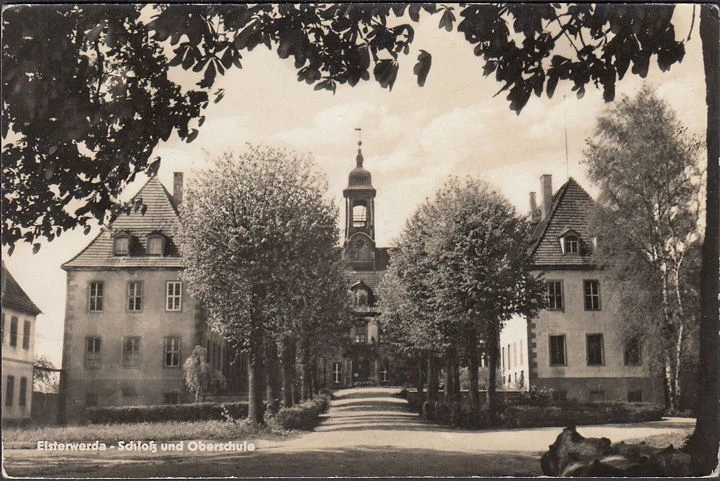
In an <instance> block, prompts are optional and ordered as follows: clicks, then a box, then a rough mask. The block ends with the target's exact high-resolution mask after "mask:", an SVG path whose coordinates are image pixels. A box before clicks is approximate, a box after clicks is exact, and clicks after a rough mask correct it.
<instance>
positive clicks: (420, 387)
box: [415, 356, 425, 398]
mask: <svg viewBox="0 0 720 481" xmlns="http://www.w3.org/2000/svg"><path fill="white" fill-rule="evenodd" d="M424 374H425V370H424V369H423V358H422V356H420V358H419V359H418V366H417V382H416V384H415V385H416V387H417V392H418V393H419V394H421V396H420V397H421V398H422V394H423V387H424V385H425V379H424V378H425V376H424Z"/></svg>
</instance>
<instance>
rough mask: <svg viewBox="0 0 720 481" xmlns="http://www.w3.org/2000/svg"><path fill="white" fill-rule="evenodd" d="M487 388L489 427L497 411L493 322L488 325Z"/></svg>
mask: <svg viewBox="0 0 720 481" xmlns="http://www.w3.org/2000/svg"><path fill="white" fill-rule="evenodd" d="M488 324H489V325H488V330H489V332H488V334H489V335H488V346H487V355H488V386H487V404H488V422H489V423H490V425H493V424H495V411H496V410H497V399H496V397H495V385H496V383H497V363H498V351H499V349H498V344H499V342H500V340H499V339H498V333H497V328H496V327H495V326H494V325H493V322H492V321H491V322H489V323H488Z"/></svg>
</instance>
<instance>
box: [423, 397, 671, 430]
mask: <svg viewBox="0 0 720 481" xmlns="http://www.w3.org/2000/svg"><path fill="white" fill-rule="evenodd" d="M535 402H545V400H544V399H543V398H540V399H539V400H537V401H535ZM662 414H663V409H662V407H661V406H657V405H653V404H642V403H623V402H617V403H586V404H579V403H578V404H573V405H568V406H565V407H558V406H528V405H515V406H507V407H504V408H502V409H498V411H497V415H496V420H495V426H497V427H515V428H519V427H539V426H567V425H569V424H581V425H582V424H584V425H589V424H607V423H636V422H644V421H656V420H659V419H661V417H662ZM421 415H422V417H423V418H425V419H428V420H430V421H433V422H436V423H438V424H443V425H445V426H451V427H458V428H465V429H478V428H484V427H488V426H489V425H490V423H489V416H488V408H487V405H483V406H481V407H480V408H479V409H478V410H477V412H476V413H475V416H473V413H472V409H471V408H470V403H469V401H467V400H463V401H460V402H445V401H432V402H431V401H425V402H424V403H423V405H422V413H421Z"/></svg>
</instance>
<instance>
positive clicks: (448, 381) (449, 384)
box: [444, 351, 455, 402]
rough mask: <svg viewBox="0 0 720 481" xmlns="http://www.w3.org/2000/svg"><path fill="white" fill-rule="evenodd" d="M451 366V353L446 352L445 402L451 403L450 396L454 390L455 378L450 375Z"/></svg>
mask: <svg viewBox="0 0 720 481" xmlns="http://www.w3.org/2000/svg"><path fill="white" fill-rule="evenodd" d="M453 365H454V363H453V359H452V351H447V352H446V353H445V393H444V398H445V402H450V401H452V395H453V392H455V388H454V387H453V381H454V380H455V377H454V376H453V374H452V369H453Z"/></svg>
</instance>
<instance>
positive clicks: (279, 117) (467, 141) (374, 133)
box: [3, 5, 706, 366]
mask: <svg viewBox="0 0 720 481" xmlns="http://www.w3.org/2000/svg"><path fill="white" fill-rule="evenodd" d="M692 14H693V8H692V6H688V5H684V6H678V8H677V9H676V13H675V18H674V21H673V23H674V24H675V26H676V37H677V38H678V39H680V38H682V39H686V38H687V36H688V34H689V33H690V26H691V19H692ZM696 14H697V15H699V9H697V12H696ZM438 20H439V19H438V18H436V17H433V18H431V19H430V21H429V22H428V21H425V22H421V23H420V24H417V25H416V26H415V28H416V35H415V41H414V43H413V48H411V50H410V53H409V55H407V56H404V57H401V61H400V72H399V74H398V77H397V81H396V83H395V85H394V87H393V90H392V92H390V91H387V90H386V89H382V88H380V86H379V85H378V84H377V83H376V82H374V80H371V81H370V82H363V83H361V84H359V85H358V86H356V87H354V88H350V87H348V86H339V87H338V90H337V92H336V93H335V94H333V93H332V92H328V91H324V90H323V91H314V90H313V88H312V87H311V86H308V85H306V84H305V83H303V82H298V81H297V79H296V70H295V68H294V67H293V65H292V60H291V59H288V60H281V59H279V58H278V57H277V54H276V53H275V52H273V51H269V50H267V49H265V48H263V47H258V48H256V49H255V50H254V51H253V52H250V53H247V54H244V57H243V59H242V64H243V68H242V70H235V69H234V70H232V71H231V72H230V73H229V74H227V75H226V76H225V77H222V78H219V80H218V81H217V82H216V86H217V87H218V88H224V89H225V92H226V94H225V97H224V99H223V100H222V101H221V102H219V103H217V104H213V103H211V104H210V107H209V108H208V110H207V111H206V119H207V120H206V121H205V123H204V125H203V126H202V127H201V128H200V134H199V135H198V137H197V139H196V140H195V141H194V142H192V143H190V144H187V143H184V142H182V141H180V140H179V139H178V138H177V137H171V138H170V139H169V140H168V141H167V142H165V143H162V144H160V145H158V146H157V148H156V151H155V152H154V155H158V156H160V158H161V159H162V162H161V167H160V170H159V173H158V175H159V178H160V180H161V181H162V182H163V183H164V185H165V186H166V188H168V190H169V191H172V175H173V172H176V171H181V172H184V173H185V178H186V182H187V181H188V180H189V179H190V178H192V175H193V172H194V171H197V170H198V169H202V168H203V167H204V166H206V165H207V162H208V158H211V157H212V156H214V155H219V154H221V153H223V152H225V151H238V152H239V151H242V150H243V149H245V148H246V145H247V143H252V144H258V143H259V144H268V145H274V146H283V147H286V148H288V149H290V150H294V151H297V152H300V153H311V154H312V155H313V156H314V158H315V161H316V163H317V166H318V169H320V170H321V171H324V173H325V175H326V176H327V179H328V186H329V191H328V195H329V196H330V197H331V198H332V199H333V200H335V202H336V203H337V205H338V206H342V205H343V197H342V189H343V188H344V187H345V186H346V185H347V176H348V173H349V172H350V170H352V169H353V168H354V167H355V155H356V153H357V140H358V133H357V132H356V131H355V129H356V128H361V129H362V142H363V145H362V150H363V156H364V159H365V163H364V166H365V168H366V169H368V170H369V171H370V172H371V173H372V183H373V186H374V187H375V189H376V190H377V197H376V201H375V214H376V226H375V231H376V241H377V245H378V246H390V245H393V240H394V239H395V238H397V236H398V235H399V234H400V232H401V230H402V228H403V226H404V223H405V220H406V219H407V218H408V217H409V216H410V215H411V214H412V213H413V212H414V211H415V209H416V208H417V207H418V206H419V204H420V203H422V202H423V201H424V200H425V199H426V198H427V197H431V196H432V195H433V193H434V192H435V191H436V190H437V189H438V188H439V187H440V186H441V185H442V184H443V183H444V182H445V181H446V179H447V178H448V176H450V175H461V176H464V175H470V176H473V177H476V178H482V179H485V180H487V181H488V182H490V183H491V184H493V185H494V186H495V187H496V188H497V189H498V190H499V191H500V192H502V193H503V194H504V195H505V196H506V197H507V198H508V199H509V200H510V201H511V203H512V204H514V205H515V207H516V208H517V209H518V211H519V212H520V213H522V214H527V212H528V210H529V201H528V193H529V192H530V191H538V192H539V177H540V176H541V175H542V174H552V178H553V189H554V190H557V188H559V187H560V185H562V183H564V182H565V181H566V180H567V177H568V175H569V176H570V177H573V178H575V179H576V180H577V181H578V182H579V183H580V184H581V185H582V186H583V187H585V188H586V190H587V191H588V192H589V193H590V194H591V195H596V194H597V188H596V187H595V186H594V185H592V183H591V182H590V181H589V180H588V178H587V176H586V174H585V169H584V165H583V150H584V148H585V141H586V139H587V138H589V137H591V136H592V135H593V129H594V126H595V120H596V118H597V116H598V114H599V113H601V112H602V111H603V109H605V108H608V106H609V105H608V104H605V103H604V102H603V100H602V93H601V92H600V91H597V90H595V89H594V88H593V87H592V86H591V85H590V86H588V89H587V92H586V94H585V96H584V97H583V98H582V99H577V98H576V96H575V93H574V92H571V91H570V85H569V84H563V83H561V84H560V85H559V86H558V88H557V90H556V92H555V95H554V97H553V98H552V99H548V98H546V97H545V96H543V97H542V98H537V97H532V98H531V99H530V101H529V103H528V105H527V106H526V107H525V108H524V109H523V111H522V112H521V114H520V115H516V114H515V113H514V112H512V111H511V110H510V109H509V102H508V101H507V100H506V99H505V96H504V95H503V94H500V95H497V96H494V95H495V93H496V92H497V91H498V90H499V89H500V87H501V85H500V84H499V83H497V82H496V81H495V80H494V78H492V77H487V78H486V77H483V75H482V61H481V60H480V59H478V58H477V57H475V56H474V54H473V52H472V46H471V45H470V44H468V43H467V42H466V41H465V40H464V38H463V36H462V35H461V34H459V33H457V32H445V31H444V30H439V29H438V28H437V23H436V22H437V21H438ZM698 24H699V20H697V19H696V21H695V23H694V26H693V31H692V34H691V36H692V39H691V40H690V41H689V42H687V43H686V54H685V58H684V60H683V62H682V63H681V64H678V65H674V66H673V67H672V68H671V70H670V71H669V72H665V73H661V72H660V71H659V69H658V68H657V66H656V65H655V66H652V68H651V70H650V73H649V75H648V76H647V78H646V79H644V80H643V79H641V78H639V77H636V76H631V74H630V73H629V72H628V74H627V76H626V77H625V78H624V79H623V80H622V81H620V82H619V83H618V85H617V96H616V99H617V100H619V99H620V98H621V97H622V96H623V95H627V96H630V97H632V96H633V95H634V94H635V92H637V91H638V90H639V89H640V87H641V86H642V85H643V82H646V83H647V84H649V85H650V86H651V87H654V88H655V89H656V91H657V93H658V96H659V97H661V98H662V99H664V100H666V101H667V102H668V103H669V104H670V106H671V107H672V108H674V109H675V110H676V112H677V114H678V118H679V119H680V120H681V121H682V122H683V123H684V124H685V126H686V127H687V128H688V129H689V131H690V132H691V133H694V134H697V135H698V136H704V132H705V125H706V124H705V121H706V118H705V115H706V107H705V83H704V77H703V68H702V55H701V50H700V47H701V46H700V38H699V33H698ZM419 49H424V50H427V51H429V52H430V53H431V54H432V55H433V61H432V68H431V70H430V74H429V75H428V78H427V81H426V83H425V86H424V87H418V86H417V84H416V80H415V76H414V75H413V73H412V68H413V65H414V63H415V59H416V58H417V55H418V51H419ZM653 61H654V59H653ZM177 75H178V77H177V78H178V79H179V80H182V81H184V82H191V81H189V80H188V79H187V78H186V77H185V76H184V75H185V73H184V72H180V73H177ZM566 132H567V150H566V144H565V135H566ZM566 159H567V160H566ZM145 181H146V178H144V177H143V176H140V177H139V178H138V179H137V180H136V182H135V183H134V184H132V185H130V186H129V187H128V189H127V190H128V193H127V195H128V196H130V195H132V194H133V193H135V192H137V190H138V189H139V188H140V187H141V186H142V185H143V184H144V182H145ZM340 222H342V219H340ZM97 232H98V229H95V230H93V231H92V232H91V233H90V234H88V235H87V236H84V235H83V234H82V232H81V230H80V229H77V230H75V231H72V232H68V233H65V234H63V235H62V237H60V238H58V239H56V240H54V241H53V242H51V243H45V244H43V246H42V247H41V249H40V251H39V252H38V253H37V254H35V255H33V254H32V249H31V247H30V246H26V245H19V246H17V247H16V249H15V252H14V253H13V255H12V256H8V255H7V250H3V259H4V261H5V263H6V265H7V267H8V268H9V269H10V271H11V272H12V273H13V276H14V277H15V278H16V279H17V280H18V282H19V283H20V284H21V286H22V287H23V289H24V290H25V291H26V292H27V293H28V295H29V296H30V297H31V298H32V299H33V301H34V302H35V303H36V304H37V305H38V306H39V307H40V309H41V310H42V311H43V314H41V315H40V316H38V328H37V335H36V353H38V354H44V355H46V356H47V357H48V358H49V359H51V360H52V361H53V362H55V364H56V365H58V366H59V365H60V360H61V353H62V326H63V322H64V315H65V313H64V309H65V292H66V290H65V283H66V276H65V272H64V271H63V270H62V269H61V268H60V265H61V264H62V263H63V262H66V261H67V260H69V259H71V258H72V257H73V256H75V255H76V254H77V253H78V252H79V251H80V250H81V249H82V248H83V247H84V246H85V245H86V244H87V243H88V242H90V240H91V239H93V238H94V237H95V235H97Z"/></svg>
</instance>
